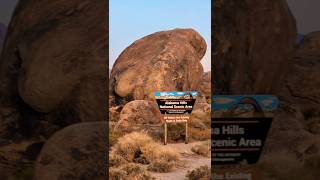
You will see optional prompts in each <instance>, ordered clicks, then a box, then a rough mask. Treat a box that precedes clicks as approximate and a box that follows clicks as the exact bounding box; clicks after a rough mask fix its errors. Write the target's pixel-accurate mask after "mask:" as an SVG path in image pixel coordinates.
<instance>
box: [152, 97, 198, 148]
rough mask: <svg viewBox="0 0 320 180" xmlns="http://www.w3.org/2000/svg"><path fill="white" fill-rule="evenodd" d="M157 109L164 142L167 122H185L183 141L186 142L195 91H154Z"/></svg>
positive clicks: (165, 140) (166, 137)
mask: <svg viewBox="0 0 320 180" xmlns="http://www.w3.org/2000/svg"><path fill="white" fill-rule="evenodd" d="M154 95H155V98H156V101H157V104H158V107H159V110H160V112H161V114H162V120H163V122H164V144H165V145H166V144H167V143H168V123H185V132H186V136H185V143H186V144H187V143H188V122H190V114H191V112H192V110H193V107H194V104H195V100H196V97H197V95H198V93H197V92H195V91H185V92H155V93H154Z"/></svg>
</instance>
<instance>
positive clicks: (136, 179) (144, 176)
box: [109, 163, 155, 180]
mask: <svg viewBox="0 0 320 180" xmlns="http://www.w3.org/2000/svg"><path fill="white" fill-rule="evenodd" d="M109 179H110V180H127V179H131V180H153V179H155V178H154V177H152V176H151V175H150V174H149V173H148V172H147V171H146V170H145V169H144V168H143V167H142V166H141V165H139V164H135V163H127V164H124V165H121V166H119V167H117V168H114V167H111V168H110V169H109Z"/></svg>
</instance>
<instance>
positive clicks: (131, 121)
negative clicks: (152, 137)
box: [117, 100, 162, 132]
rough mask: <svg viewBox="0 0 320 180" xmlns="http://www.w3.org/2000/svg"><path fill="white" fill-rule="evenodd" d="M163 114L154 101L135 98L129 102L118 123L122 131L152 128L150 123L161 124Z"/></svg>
mask: <svg viewBox="0 0 320 180" xmlns="http://www.w3.org/2000/svg"><path fill="white" fill-rule="evenodd" d="M161 124H162V123H161V114H160V111H159V108H158V105H157V103H156V102H154V101H147V100H135V101H130V102H129V103H127V104H126V105H125V106H124V107H123V109H122V111H121V113H120V118H119V121H118V123H117V128H119V129H121V131H125V132H132V131H139V130H148V129H151V127H150V125H151V126H152V125H158V126H159V127H160V125H161Z"/></svg>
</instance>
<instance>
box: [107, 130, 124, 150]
mask: <svg viewBox="0 0 320 180" xmlns="http://www.w3.org/2000/svg"><path fill="white" fill-rule="evenodd" d="M109 129H110V130H109V147H111V146H113V145H114V144H116V143H117V142H118V139H119V138H120V137H122V136H123V135H124V134H123V132H120V131H118V130H115V129H111V128H109Z"/></svg>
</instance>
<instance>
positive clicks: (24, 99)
mask: <svg viewBox="0 0 320 180" xmlns="http://www.w3.org/2000/svg"><path fill="white" fill-rule="evenodd" d="M53 9H54V11H53ZM107 11H108V7H107V2H106V1H99V0H91V1H89V0H69V1H65V0H56V1H38V0H28V1H19V2H18V4H17V7H16V9H15V11H14V13H13V16H12V19H11V22H10V24H9V27H8V31H7V34H6V41H5V44H4V45H3V51H2V53H1V56H0V59H1V61H0V159H2V160H1V161H0V167H4V168H1V173H0V174H1V175H0V177H1V179H6V178H8V177H16V178H17V179H28V178H25V177H21V176H22V175H21V174H23V173H25V172H28V173H27V174H30V173H29V172H30V171H29V170H28V169H33V162H34V157H37V155H38V154H37V153H38V150H39V149H40V148H38V149H37V148H36V149H34V148H28V147H29V146H30V147H33V146H34V145H33V144H35V143H38V142H45V141H46V140H47V139H48V138H49V137H50V136H51V135H52V134H54V133H55V132H56V131H58V130H59V129H61V128H63V127H66V126H68V125H71V124H74V123H79V122H84V121H105V120H106V117H107V114H106V109H107V107H106V104H107V103H106V99H107V84H108V78H107V77H108V76H107V74H108V70H107V68H108V62H107V60H108V57H107V54H106V52H107V51H108V22H107V18H106V17H107V16H108V12H107ZM106 127H107V126H106ZM80 140H81V139H79V141H80ZM27 151H28V152H29V153H31V154H34V155H33V158H31V159H30V158H28V157H26V156H24V154H25V153H27ZM9 156H10V157H9Z"/></svg>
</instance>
